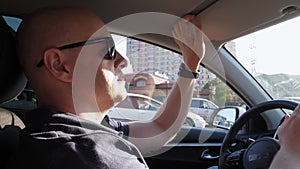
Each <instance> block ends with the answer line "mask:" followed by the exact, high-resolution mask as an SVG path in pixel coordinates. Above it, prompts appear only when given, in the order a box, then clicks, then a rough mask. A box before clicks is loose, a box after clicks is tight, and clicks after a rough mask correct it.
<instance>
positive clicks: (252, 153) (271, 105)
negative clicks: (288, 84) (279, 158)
mask: <svg viewBox="0 0 300 169" xmlns="http://www.w3.org/2000/svg"><path fill="white" fill-rule="evenodd" d="M297 105H298V103H297V102H294V101H288V100H272V101H267V102H263V103H260V104H258V105H256V106H254V107H252V108H251V109H249V110H248V111H246V112H245V113H244V114H243V115H242V116H241V117H240V118H239V119H238V120H237V121H236V122H235V123H234V124H233V126H232V127H231V128H230V129H229V131H228V133H227V135H226V136H225V138H224V140H223V144H222V147H221V151H220V158H219V168H220V169H230V168H245V169H250V168H268V167H269V166H270V164H271V162H272V159H273V157H274V156H275V154H276V153H277V151H278V150H279V148H280V145H279V141H278V140H277V139H274V138H271V137H262V138H259V139H257V140H255V141H254V142H252V143H251V144H250V145H249V146H248V148H246V149H242V148H241V149H240V150H235V151H234V152H232V151H231V150H230V147H231V146H232V144H233V141H234V139H235V137H236V135H237V133H238V131H239V129H240V128H241V127H242V126H243V125H244V124H245V123H246V122H247V121H249V120H250V119H251V118H253V117H255V116H257V115H259V114H261V113H262V112H265V111H267V110H271V109H276V108H284V109H289V110H294V109H295V108H296V107H297Z"/></svg>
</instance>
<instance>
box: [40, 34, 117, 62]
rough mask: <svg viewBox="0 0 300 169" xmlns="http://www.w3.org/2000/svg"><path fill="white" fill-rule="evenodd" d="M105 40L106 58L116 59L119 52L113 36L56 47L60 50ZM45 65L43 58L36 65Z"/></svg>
mask: <svg viewBox="0 0 300 169" xmlns="http://www.w3.org/2000/svg"><path fill="white" fill-rule="evenodd" d="M104 41H105V43H106V47H107V54H106V55H105V56H104V59H107V60H115V59H116V53H117V52H116V48H115V43H114V40H113V39H112V38H111V37H107V38H98V39H92V40H86V41H82V42H76V43H71V44H68V45H63V46H60V47H56V49H58V50H65V49H72V48H77V47H80V46H86V45H92V44H96V43H101V42H104ZM43 65H44V59H43V58H42V59H41V60H40V61H39V62H38V64H37V65H36V67H38V68H40V67H42V66H43Z"/></svg>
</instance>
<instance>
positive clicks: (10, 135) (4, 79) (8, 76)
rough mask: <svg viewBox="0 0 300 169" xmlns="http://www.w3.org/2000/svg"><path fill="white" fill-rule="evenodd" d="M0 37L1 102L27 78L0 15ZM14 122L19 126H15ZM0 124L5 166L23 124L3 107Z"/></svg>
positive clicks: (1, 163)
mask: <svg viewBox="0 0 300 169" xmlns="http://www.w3.org/2000/svg"><path fill="white" fill-rule="evenodd" d="M0 37H1V38H0V78H1V81H0V103H3V102H6V101H9V100H11V99H13V98H15V97H16V96H17V95H18V94H19V93H20V92H21V91H22V90H23V89H24V87H25V85H26V82H27V80H26V78H25V76H24V74H23V73H22V71H21V68H20V66H19V64H18V60H17V57H16V50H15V39H14V32H13V30H12V29H11V28H10V27H9V26H8V25H7V23H6V22H5V20H4V19H3V17H0ZM17 121H18V122H17ZM16 122H17V123H18V124H20V125H21V126H16V124H17V123H16ZM0 124H1V127H0V152H1V153H0V168H5V166H6V163H7V161H8V160H9V159H10V157H11V154H12V153H13V152H14V150H15V149H16V148H17V146H18V142H19V132H20V130H21V127H22V128H23V127H24V124H23V123H21V120H20V119H19V118H17V116H16V115H15V114H14V113H12V112H10V111H8V110H5V109H0Z"/></svg>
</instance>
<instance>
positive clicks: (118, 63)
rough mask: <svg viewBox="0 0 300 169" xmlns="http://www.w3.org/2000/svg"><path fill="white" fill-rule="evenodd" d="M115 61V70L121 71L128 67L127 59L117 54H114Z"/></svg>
mask: <svg viewBox="0 0 300 169" xmlns="http://www.w3.org/2000/svg"><path fill="white" fill-rule="evenodd" d="M116 55H117V56H116V60H115V65H114V66H115V68H120V69H123V68H125V67H127V66H128V62H129V60H128V58H127V57H126V56H125V57H124V56H122V55H121V54H120V53H119V52H117V53H116Z"/></svg>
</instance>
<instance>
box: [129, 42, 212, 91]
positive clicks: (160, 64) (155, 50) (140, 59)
mask: <svg viewBox="0 0 300 169" xmlns="http://www.w3.org/2000/svg"><path fill="white" fill-rule="evenodd" d="M126 51H127V54H126V55H127V57H128V58H129V60H130V63H131V65H132V70H133V73H135V74H137V73H140V72H146V73H149V74H152V75H157V74H158V75H163V76H164V79H167V80H168V82H169V84H163V85H160V86H156V88H158V87H159V88H160V89H162V88H164V87H167V88H170V85H172V84H173V82H174V81H175V80H176V78H177V73H178V70H179V65H180V63H181V62H182V56H181V55H180V54H178V53H175V52H172V51H170V50H166V49H163V48H161V47H158V46H155V45H151V44H149V43H145V42H142V41H139V40H135V39H131V38H127V50H126ZM214 78H215V75H214V74H212V73H211V72H210V71H208V70H207V69H205V68H204V67H202V66H201V67H200V76H199V79H198V80H197V81H196V85H195V92H194V95H195V96H200V94H199V91H200V90H201V88H202V87H203V86H204V85H205V84H206V83H207V82H209V81H211V80H212V79H214Z"/></svg>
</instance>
